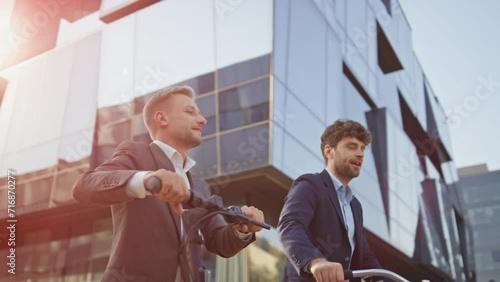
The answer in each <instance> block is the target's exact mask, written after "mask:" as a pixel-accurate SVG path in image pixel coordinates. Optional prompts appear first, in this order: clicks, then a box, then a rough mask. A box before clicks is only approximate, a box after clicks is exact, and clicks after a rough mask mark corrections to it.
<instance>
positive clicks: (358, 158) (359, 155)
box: [332, 137, 366, 181]
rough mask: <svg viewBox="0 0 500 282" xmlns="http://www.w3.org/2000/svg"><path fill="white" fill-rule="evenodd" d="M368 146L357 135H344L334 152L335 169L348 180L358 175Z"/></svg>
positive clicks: (338, 174)
mask: <svg viewBox="0 0 500 282" xmlns="http://www.w3.org/2000/svg"><path fill="white" fill-rule="evenodd" d="M365 149H366V146H365V144H364V143H363V142H361V141H360V140H358V139H357V138H355V137H344V138H343V139H342V140H340V142H339V143H338V144H337V148H336V149H332V150H333V151H334V154H333V170H334V172H336V174H337V176H338V177H340V178H343V179H344V180H346V181H350V180H351V179H353V178H355V177H358V176H359V173H360V171H361V165H362V164H363V159H364V156H365V153H364V151H365Z"/></svg>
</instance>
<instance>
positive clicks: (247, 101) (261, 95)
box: [219, 78, 270, 131]
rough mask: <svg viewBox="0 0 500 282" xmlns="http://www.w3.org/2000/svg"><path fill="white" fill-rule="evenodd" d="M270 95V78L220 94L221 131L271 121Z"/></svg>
mask: <svg viewBox="0 0 500 282" xmlns="http://www.w3.org/2000/svg"><path fill="white" fill-rule="evenodd" d="M269 95H270V94H269V78H264V79H261V80H258V81H255V82H252V83H248V84H245V85H241V86H237V87H234V88H231V89H228V90H225V91H222V92H220V93H219V120H220V130H221V131H223V130H228V129H231V128H235V127H240V126H243V125H246V124H251V123H255V122H259V121H262V120H267V119H269Z"/></svg>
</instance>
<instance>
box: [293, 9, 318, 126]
mask: <svg viewBox="0 0 500 282" xmlns="http://www.w3.org/2000/svg"><path fill="white" fill-rule="evenodd" d="M290 8H291V12H290V16H291V17H290V34H289V37H290V38H289V42H290V43H289V53H288V77H287V86H288V88H289V89H290V90H291V91H292V92H293V93H294V94H295V95H297V97H298V98H299V99H300V100H301V101H302V102H303V103H304V104H305V105H307V107H308V108H309V109H311V110H312V111H313V112H314V114H315V115H316V116H318V118H319V119H320V120H321V121H324V119H325V109H326V98H325V97H326V64H327V63H326V62H327V57H326V54H327V50H326V31H327V23H326V21H325V19H324V18H323V17H322V15H321V13H320V12H319V11H318V9H317V8H316V6H315V5H314V3H313V2H312V1H292V2H291V7H290ZM304 23H307V24H304ZM312 31H314V32H312Z"/></svg>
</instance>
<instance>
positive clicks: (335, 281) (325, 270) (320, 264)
mask: <svg viewBox="0 0 500 282" xmlns="http://www.w3.org/2000/svg"><path fill="white" fill-rule="evenodd" d="M309 269H310V270H311V273H312V275H313V276H314V278H315V279H316V281H318V282H340V281H345V280H344V269H343V268H342V265H341V264H340V263H337V262H331V261H327V260H326V259H324V258H315V259H313V260H312V261H311V262H310V264H309Z"/></svg>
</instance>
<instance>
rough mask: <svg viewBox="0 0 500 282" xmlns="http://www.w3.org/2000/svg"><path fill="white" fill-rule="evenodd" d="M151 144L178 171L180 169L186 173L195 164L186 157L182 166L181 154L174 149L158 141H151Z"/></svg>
mask: <svg viewBox="0 0 500 282" xmlns="http://www.w3.org/2000/svg"><path fill="white" fill-rule="evenodd" d="M153 143H155V144H156V145H158V147H160V149H161V150H162V151H163V153H165V155H167V157H168V159H169V160H170V161H171V162H172V164H173V165H174V166H177V165H178V166H179V168H180V169H182V171H183V172H188V171H189V170H190V169H191V168H192V167H193V166H194V165H195V164H196V161H195V160H193V159H192V158H190V157H189V156H186V163H185V164H184V166H183V161H184V160H183V158H182V155H181V153H179V152H178V151H177V150H176V149H174V148H172V147H171V146H169V145H167V144H165V143H163V142H161V141H160V140H153Z"/></svg>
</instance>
